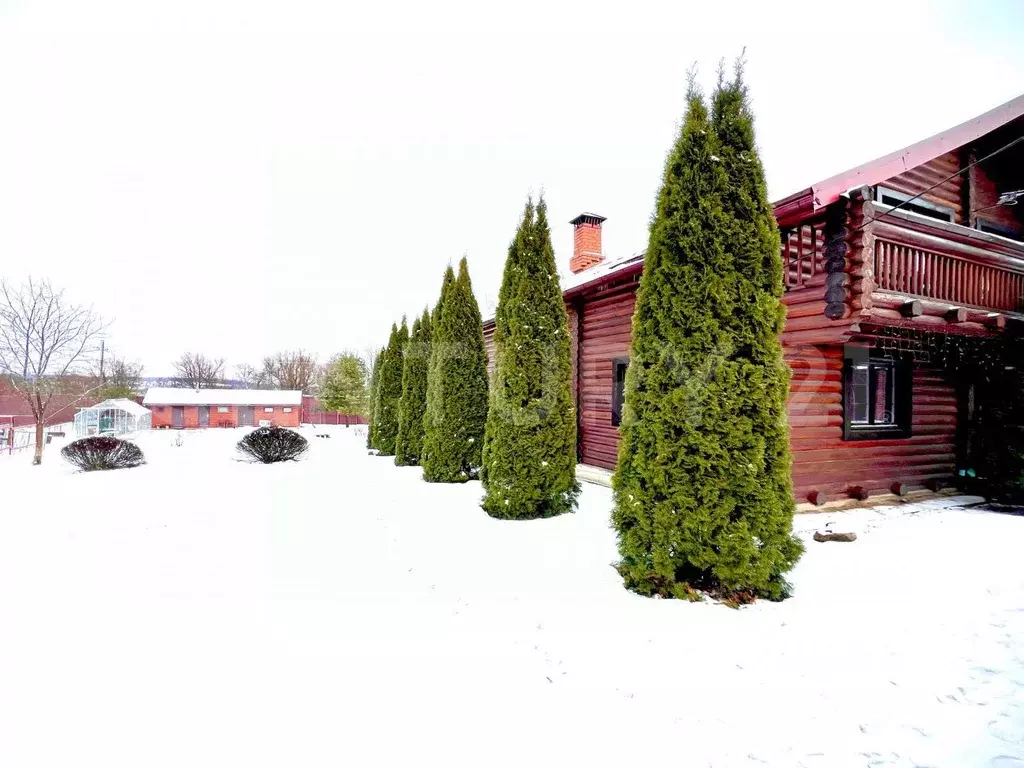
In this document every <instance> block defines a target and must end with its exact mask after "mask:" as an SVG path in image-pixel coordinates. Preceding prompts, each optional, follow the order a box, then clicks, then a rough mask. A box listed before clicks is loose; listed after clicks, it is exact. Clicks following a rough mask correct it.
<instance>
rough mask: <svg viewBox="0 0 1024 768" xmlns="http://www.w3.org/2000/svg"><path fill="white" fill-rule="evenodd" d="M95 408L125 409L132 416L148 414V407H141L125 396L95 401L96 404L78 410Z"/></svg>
mask: <svg viewBox="0 0 1024 768" xmlns="http://www.w3.org/2000/svg"><path fill="white" fill-rule="evenodd" d="M88 409H97V410H106V409H116V410H119V411H126V412H127V413H130V414H132V415H133V416H148V415H149V409H148V408H143V407H142V406H141V405H139V404H138V403H136V402H135V401H134V400H129V399H127V398H125V397H112V398H110V399H109V400H104V401H103V402H102V403H96V405H89V406H86V407H85V408H81V409H80V410H83V411H84V410H88Z"/></svg>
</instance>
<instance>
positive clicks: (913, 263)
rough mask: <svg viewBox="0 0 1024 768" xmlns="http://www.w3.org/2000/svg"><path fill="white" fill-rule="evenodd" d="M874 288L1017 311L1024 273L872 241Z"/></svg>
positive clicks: (1023, 300)
mask: <svg viewBox="0 0 1024 768" xmlns="http://www.w3.org/2000/svg"><path fill="white" fill-rule="evenodd" d="M874 275H875V287H876V288H877V289H881V290H884V291H894V292H896V293H901V294H907V295H910V296H920V297H921V298H927V299H937V300H939V301H942V302H946V303H949V304H953V305H956V306H960V307H972V308H976V309H987V310H995V311H999V312H1020V311H1021V309H1022V308H1024V271H1022V270H1017V269H1014V268H1011V267H1007V266H1001V265H993V264H986V263H981V262H978V261H974V260H972V259H971V258H970V257H968V256H963V255H954V254H952V253H942V252H939V251H934V250H925V249H923V248H916V247H914V246H911V245H905V244H902V243H896V242H892V241H890V240H883V239H881V238H878V239H876V240H875V263H874Z"/></svg>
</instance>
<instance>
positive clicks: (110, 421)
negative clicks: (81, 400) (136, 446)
mask: <svg viewBox="0 0 1024 768" xmlns="http://www.w3.org/2000/svg"><path fill="white" fill-rule="evenodd" d="M151 420H152V414H151V413H150V411H149V410H148V409H147V408H144V407H142V406H141V405H139V404H138V403H137V402H135V401H134V400H128V399H127V398H121V397H118V398H113V399H111V400H104V401H103V402H102V403H97V404H96V405H90V406H87V407H85V408H79V409H78V413H76V414H75V437H89V436H91V435H130V434H134V433H135V432H139V431H142V430H146V429H149V428H150V425H151Z"/></svg>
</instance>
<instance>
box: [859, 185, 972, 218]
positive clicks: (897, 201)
mask: <svg viewBox="0 0 1024 768" xmlns="http://www.w3.org/2000/svg"><path fill="white" fill-rule="evenodd" d="M875 200H876V201H878V202H879V203H881V204H882V205H888V206H891V207H893V208H895V207H896V206H899V209H900V210H901V211H910V212H911V213H916V214H918V215H920V216H927V217H928V218H929V219H938V220H939V221H949V222H953V209H952V208H949V207H948V206H945V205H938V204H936V203H933V202H931V201H929V200H925V199H924V198H923V197H914V196H913V195H907V194H904V193H903V192H897V191H896V190H894V189H886V188H885V187H875ZM954 223H955V222H954Z"/></svg>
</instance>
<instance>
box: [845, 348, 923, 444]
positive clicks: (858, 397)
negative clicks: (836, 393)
mask: <svg viewBox="0 0 1024 768" xmlns="http://www.w3.org/2000/svg"><path fill="white" fill-rule="evenodd" d="M911 375H912V374H911V366H910V362H909V361H908V360H904V359H902V358H895V357H876V356H874V355H872V354H870V353H869V352H868V350H852V351H849V350H848V352H847V357H846V361H845V363H844V366H843V438H844V439H846V440H868V439H875V440H877V439H885V438H899V437H909V436H910V406H911V390H910V387H911Z"/></svg>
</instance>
